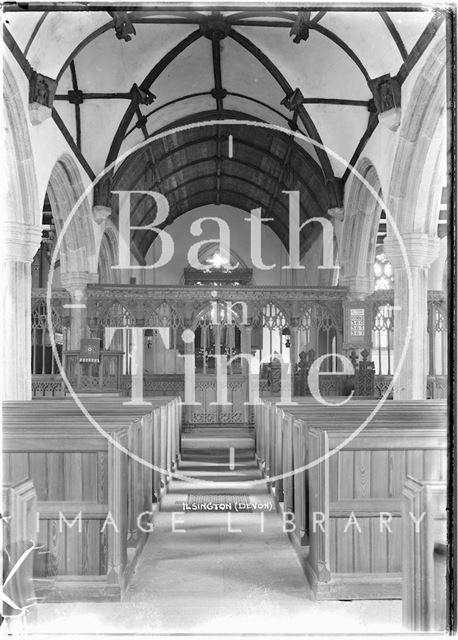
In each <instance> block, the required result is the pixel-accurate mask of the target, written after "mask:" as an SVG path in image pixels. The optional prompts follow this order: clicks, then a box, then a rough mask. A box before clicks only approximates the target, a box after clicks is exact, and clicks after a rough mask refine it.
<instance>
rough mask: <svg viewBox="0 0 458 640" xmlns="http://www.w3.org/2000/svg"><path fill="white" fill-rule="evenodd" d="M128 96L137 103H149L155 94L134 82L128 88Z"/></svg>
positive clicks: (152, 100)
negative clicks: (129, 88)
mask: <svg viewBox="0 0 458 640" xmlns="http://www.w3.org/2000/svg"><path fill="white" fill-rule="evenodd" d="M130 97H131V98H132V100H134V101H135V102H137V104H145V105H149V104H153V102H154V101H155V100H156V97H157V96H155V95H154V93H151V91H148V89H141V88H140V87H139V86H138V85H137V84H135V83H134V84H133V85H132V88H131V90H130Z"/></svg>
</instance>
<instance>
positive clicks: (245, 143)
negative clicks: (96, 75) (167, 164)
mask: <svg viewBox="0 0 458 640" xmlns="http://www.w3.org/2000/svg"><path fill="white" fill-rule="evenodd" d="M175 125H176V123H174V125H173V127H172V128H175ZM285 133H286V132H285ZM215 141H216V137H215V136H213V135H212V136H207V137H205V138H199V139H192V140H190V141H188V142H185V143H183V144H181V145H178V146H176V147H174V148H173V149H170V150H169V151H167V152H166V153H165V154H164V155H162V156H161V157H158V158H156V162H158V163H160V162H163V161H164V160H167V159H168V158H171V157H172V156H173V155H175V154H176V153H181V152H183V151H185V150H186V149H190V148H191V147H193V146H196V145H199V144H206V143H207V142H215ZM234 146H236V147H237V148H243V147H248V149H250V150H255V151H257V152H259V153H262V154H264V155H266V154H268V155H269V157H270V158H271V159H273V160H274V162H275V163H276V164H278V165H281V162H282V158H280V157H279V156H277V155H275V154H272V153H268V151H267V150H266V149H265V148H264V147H261V146H259V145H257V144H256V143H254V142H253V141H252V140H247V139H246V138H244V139H239V138H234ZM296 149H297V152H298V154H299V155H300V156H301V159H302V160H303V162H304V164H305V165H306V166H307V167H308V169H309V170H311V171H313V172H314V173H319V172H320V168H319V165H317V164H316V163H315V161H314V160H313V159H312V158H311V157H310V156H309V155H308V154H307V153H306V152H305V151H304V150H303V149H302V147H300V146H299V145H298V146H297V148H296ZM237 160H238V159H235V158H232V159H230V158H225V162H227V161H233V162H236V161H237ZM204 161H205V159H199V162H204ZM126 162H128V163H129V164H130V159H128V160H127V161H126ZM196 162H197V161H196ZM244 163H245V164H246V165H247V166H249V167H251V168H252V169H254V170H262V169H261V168H260V167H256V166H254V165H252V164H248V163H247V161H244ZM291 172H292V173H293V174H294V175H295V176H296V179H297V180H298V181H299V182H300V183H301V184H302V185H303V186H304V187H305V189H306V191H307V192H308V193H309V195H310V196H311V197H312V198H313V199H314V201H315V203H316V205H317V206H318V207H319V208H320V210H321V208H322V206H323V205H320V204H319V202H318V201H317V200H316V199H315V194H314V192H313V191H312V190H311V189H310V187H309V185H308V184H307V182H305V181H304V179H303V176H302V175H301V174H300V173H299V172H297V171H295V170H294V168H293V167H291ZM122 173H123V168H122V167H120V169H119V170H118V171H117V176H119V175H121V174H122ZM173 173H175V170H174V171H172V172H171V173H169V174H168V175H163V176H162V178H163V179H164V180H165V179H167V178H169V177H171V175H173ZM267 175H270V174H267ZM140 177H141V170H140V172H139V173H138V174H137V175H136V176H134V180H133V182H132V183H131V185H130V186H131V187H133V186H135V184H136V182H137V181H138V180H139V179H140ZM270 177H271V179H275V176H273V175H272V176H270ZM114 184H117V178H116V176H115V180H114Z"/></svg>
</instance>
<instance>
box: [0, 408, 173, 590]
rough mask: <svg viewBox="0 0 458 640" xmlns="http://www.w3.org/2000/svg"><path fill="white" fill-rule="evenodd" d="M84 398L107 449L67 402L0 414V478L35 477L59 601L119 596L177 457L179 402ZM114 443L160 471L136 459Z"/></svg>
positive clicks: (43, 533) (43, 534) (42, 539)
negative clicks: (0, 440) (0, 466)
mask: <svg viewBox="0 0 458 640" xmlns="http://www.w3.org/2000/svg"><path fill="white" fill-rule="evenodd" d="M86 400H87V399H86V398H85V399H84V404H85V405H86V407H87V408H88V411H89V413H90V414H91V415H92V416H93V417H94V418H95V419H96V420H97V421H98V423H99V425H100V427H101V428H103V430H104V431H105V432H106V434H108V436H109V438H110V441H109V440H107V438H106V437H105V435H104V434H103V433H99V431H98V430H97V429H96V428H95V427H94V426H92V424H90V423H89V422H88V420H87V419H86V417H85V416H84V415H83V414H82V413H81V411H80V410H79V408H78V407H76V405H75V404H74V403H73V401H72V400H68V399H67V400H54V401H45V400H40V401H34V402H31V403H5V404H4V409H3V419H4V452H5V456H4V468H5V478H6V479H7V480H10V481H16V480H18V479H21V478H23V477H27V476H30V477H31V478H32V479H33V482H34V484H35V487H36V491H37V495H38V505H37V509H38V512H39V531H38V534H37V537H38V541H39V542H41V543H42V544H44V545H46V546H47V547H48V548H49V549H50V552H51V554H52V555H53V556H55V558H56V559H57V565H58V576H57V579H56V582H55V588H54V592H53V594H51V595H50V599H55V600H59V599H60V600H62V599H63V600H72V599H79V600H81V599H83V600H88V599H101V600H105V599H119V598H120V596H121V593H122V592H123V590H124V589H125V588H126V586H127V584H128V582H129V579H130V576H131V573H132V570H133V568H134V566H135V562H136V560H137V558H138V556H139V554H140V553H141V550H142V548H143V545H144V543H145V540H146V537H147V535H148V530H149V529H150V528H151V527H150V521H151V517H152V503H153V502H157V501H158V500H160V497H161V495H162V494H163V492H164V491H165V490H166V485H167V481H168V475H169V473H170V472H171V471H173V470H174V469H175V468H176V464H177V459H178V456H179V442H180V428H181V422H180V420H181V408H180V401H179V399H177V398H173V399H171V398H153V399H152V400H151V402H152V405H151V406H147V407H130V406H125V405H123V404H122V399H119V400H118V399H112V398H110V399H109V400H107V399H105V398H98V399H95V398H91V399H90V400H89V399H88V401H87V402H86ZM117 444H119V445H121V446H122V447H125V448H126V449H127V450H128V451H130V452H132V453H133V454H135V455H136V456H138V457H139V458H141V459H144V460H147V461H149V462H153V464H155V465H156V466H157V467H158V468H160V469H163V470H164V471H163V472H161V471H158V470H155V471H153V470H152V469H150V468H148V467H146V466H145V465H143V464H141V463H140V462H137V461H136V460H133V459H132V458H131V456H128V455H126V454H125V453H123V452H122V451H121V450H120V449H119V448H118V447H117V446H116V445H117ZM144 512H147V513H144ZM142 514H143V515H142ZM75 519H76V520H75Z"/></svg>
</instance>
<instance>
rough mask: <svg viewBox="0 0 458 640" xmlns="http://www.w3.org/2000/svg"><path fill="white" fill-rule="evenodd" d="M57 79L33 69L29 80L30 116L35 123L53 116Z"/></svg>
mask: <svg viewBox="0 0 458 640" xmlns="http://www.w3.org/2000/svg"><path fill="white" fill-rule="evenodd" d="M56 89H57V80H53V79H52V78H48V76H44V75H43V74H41V73H37V71H32V75H31V77H30V80H29V117H30V122H31V123H32V124H33V125H36V124H41V123H42V122H44V121H45V120H47V119H48V118H50V117H51V114H52V105H53V102H54V95H55V93H56Z"/></svg>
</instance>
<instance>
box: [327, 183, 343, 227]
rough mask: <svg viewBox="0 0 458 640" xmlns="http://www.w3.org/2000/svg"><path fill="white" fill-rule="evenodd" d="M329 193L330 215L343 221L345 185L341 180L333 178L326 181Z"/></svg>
mask: <svg viewBox="0 0 458 640" xmlns="http://www.w3.org/2000/svg"><path fill="white" fill-rule="evenodd" d="M326 188H327V191H328V203H329V206H328V215H329V216H330V217H331V218H334V219H336V220H340V221H342V220H343V219H344V207H343V191H344V189H343V184H342V180H341V178H336V177H333V178H332V179H329V180H327V181H326Z"/></svg>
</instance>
